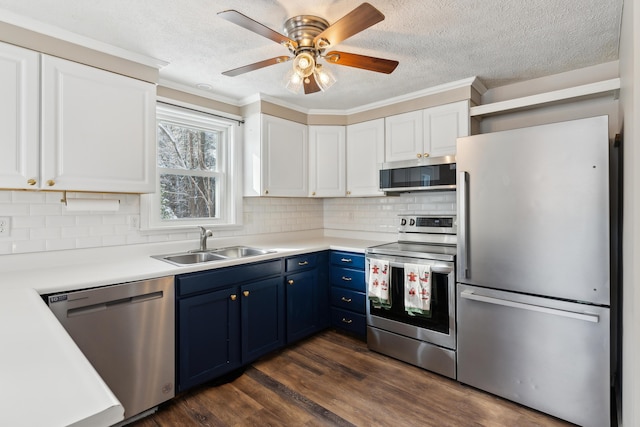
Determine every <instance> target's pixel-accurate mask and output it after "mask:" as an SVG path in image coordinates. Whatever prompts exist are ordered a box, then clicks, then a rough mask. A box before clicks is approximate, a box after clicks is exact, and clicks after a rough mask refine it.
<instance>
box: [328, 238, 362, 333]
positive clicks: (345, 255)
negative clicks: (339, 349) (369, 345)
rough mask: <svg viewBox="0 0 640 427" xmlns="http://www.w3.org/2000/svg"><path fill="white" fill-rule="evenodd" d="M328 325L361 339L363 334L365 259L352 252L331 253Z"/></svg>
mask: <svg viewBox="0 0 640 427" xmlns="http://www.w3.org/2000/svg"><path fill="white" fill-rule="evenodd" d="M330 277H331V326H333V327H334V328H336V329H340V330H343V331H346V332H349V333H351V334H354V335H357V336H358V337H360V338H361V339H366V335H367V321H366V320H367V319H366V307H367V306H366V304H367V285H366V279H365V258H364V255H363V254H358V253H354V252H343V251H333V252H331V272H330Z"/></svg>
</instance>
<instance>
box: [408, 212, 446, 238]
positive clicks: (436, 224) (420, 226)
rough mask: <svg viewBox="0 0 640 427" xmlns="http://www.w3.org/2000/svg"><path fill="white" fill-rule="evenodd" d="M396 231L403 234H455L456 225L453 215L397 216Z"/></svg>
mask: <svg viewBox="0 0 640 427" xmlns="http://www.w3.org/2000/svg"><path fill="white" fill-rule="evenodd" d="M399 217H400V226H399V227H398V231H400V232H404V233H443V234H457V231H458V224H457V221H456V216H455V215H416V214H411V215H409V214H407V215H399Z"/></svg>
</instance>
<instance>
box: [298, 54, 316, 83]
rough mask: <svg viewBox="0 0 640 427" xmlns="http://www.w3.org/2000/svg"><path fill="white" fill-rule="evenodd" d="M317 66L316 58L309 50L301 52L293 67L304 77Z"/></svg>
mask: <svg viewBox="0 0 640 427" xmlns="http://www.w3.org/2000/svg"><path fill="white" fill-rule="evenodd" d="M315 67H316V60H315V58H314V57H313V55H311V54H310V53H309V52H301V53H299V54H297V55H296V58H295V59H294V60H293V69H294V70H295V72H296V73H297V74H299V75H300V76H302V77H309V76H310V75H311V74H312V73H313V70H314V69H315Z"/></svg>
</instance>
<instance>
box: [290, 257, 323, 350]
mask: <svg viewBox="0 0 640 427" xmlns="http://www.w3.org/2000/svg"><path fill="white" fill-rule="evenodd" d="M285 265H286V269H287V272H286V273H285V276H284V284H285V288H286V294H287V342H288V343H291V342H294V341H297V340H300V339H302V338H305V337H307V336H309V335H312V334H314V333H316V332H318V331H320V330H322V329H325V328H327V327H328V326H329V324H330V317H329V277H328V271H329V252H328V251H324V252H315V253H311V254H307V255H302V256H296V257H291V258H287V260H286V263H285Z"/></svg>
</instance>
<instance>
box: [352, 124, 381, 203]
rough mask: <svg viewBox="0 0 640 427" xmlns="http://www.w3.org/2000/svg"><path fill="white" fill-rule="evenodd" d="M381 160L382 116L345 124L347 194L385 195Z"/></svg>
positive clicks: (361, 195)
mask: <svg viewBox="0 0 640 427" xmlns="http://www.w3.org/2000/svg"><path fill="white" fill-rule="evenodd" d="M383 162H384V119H376V120H371V121H368V122H362V123H357V124H354V125H349V126H347V196H349V197H366V196H384V192H383V191H380V184H379V181H380V173H379V165H380V163H383Z"/></svg>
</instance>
